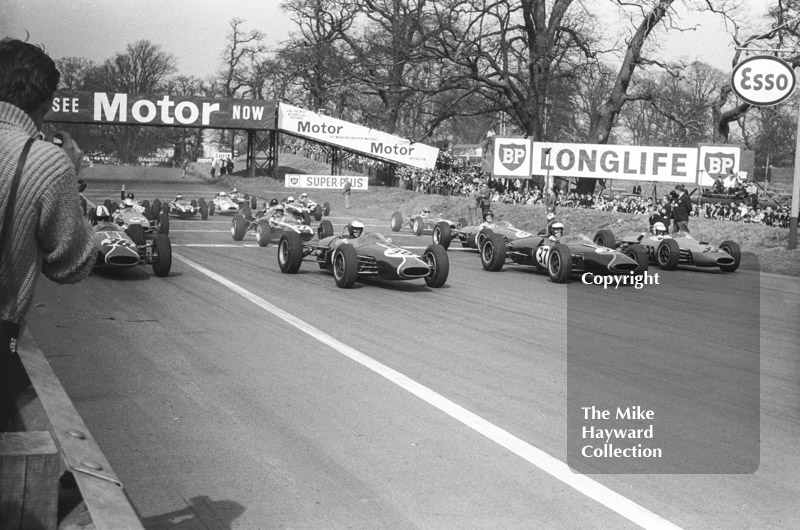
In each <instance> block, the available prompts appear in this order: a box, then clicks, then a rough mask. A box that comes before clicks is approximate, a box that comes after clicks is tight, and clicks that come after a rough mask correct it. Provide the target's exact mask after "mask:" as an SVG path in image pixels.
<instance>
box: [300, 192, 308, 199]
mask: <svg viewBox="0 0 800 530" xmlns="http://www.w3.org/2000/svg"><path fill="white" fill-rule="evenodd" d="M307 198H308V193H301V194H300V200H301V201H302V200H303V199H307Z"/></svg>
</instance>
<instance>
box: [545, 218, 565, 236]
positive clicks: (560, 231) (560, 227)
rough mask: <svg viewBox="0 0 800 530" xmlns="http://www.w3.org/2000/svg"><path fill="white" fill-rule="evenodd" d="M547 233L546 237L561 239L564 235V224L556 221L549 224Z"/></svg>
mask: <svg viewBox="0 0 800 530" xmlns="http://www.w3.org/2000/svg"><path fill="white" fill-rule="evenodd" d="M547 231H548V234H547V235H550V236H555V237H561V236H563V235H564V224H563V223H560V222H558V221H556V222H555V223H551V224H550V227H549V228H548V230H547Z"/></svg>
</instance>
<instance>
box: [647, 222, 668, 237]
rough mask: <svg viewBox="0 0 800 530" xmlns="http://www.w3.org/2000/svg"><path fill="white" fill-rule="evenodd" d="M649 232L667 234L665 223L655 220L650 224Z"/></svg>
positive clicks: (656, 234)
mask: <svg viewBox="0 0 800 530" xmlns="http://www.w3.org/2000/svg"><path fill="white" fill-rule="evenodd" d="M650 234H652V235H654V236H666V235H668V234H669V231H668V230H667V225H665V224H664V223H662V222H661V221H656V222H655V223H653V224H652V225H650Z"/></svg>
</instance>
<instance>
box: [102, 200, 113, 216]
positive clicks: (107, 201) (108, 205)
mask: <svg viewBox="0 0 800 530" xmlns="http://www.w3.org/2000/svg"><path fill="white" fill-rule="evenodd" d="M103 206H105V207H106V210H108V213H114V211H115V209H112V208H111V199H106V200H104V201H103Z"/></svg>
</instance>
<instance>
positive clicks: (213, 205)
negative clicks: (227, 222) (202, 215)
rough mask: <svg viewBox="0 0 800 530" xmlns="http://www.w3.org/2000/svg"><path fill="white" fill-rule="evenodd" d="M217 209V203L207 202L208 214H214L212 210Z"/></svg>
mask: <svg viewBox="0 0 800 530" xmlns="http://www.w3.org/2000/svg"><path fill="white" fill-rule="evenodd" d="M216 209H217V205H216V204H214V201H211V202H210V203H208V215H214V211H215V210H216Z"/></svg>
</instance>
